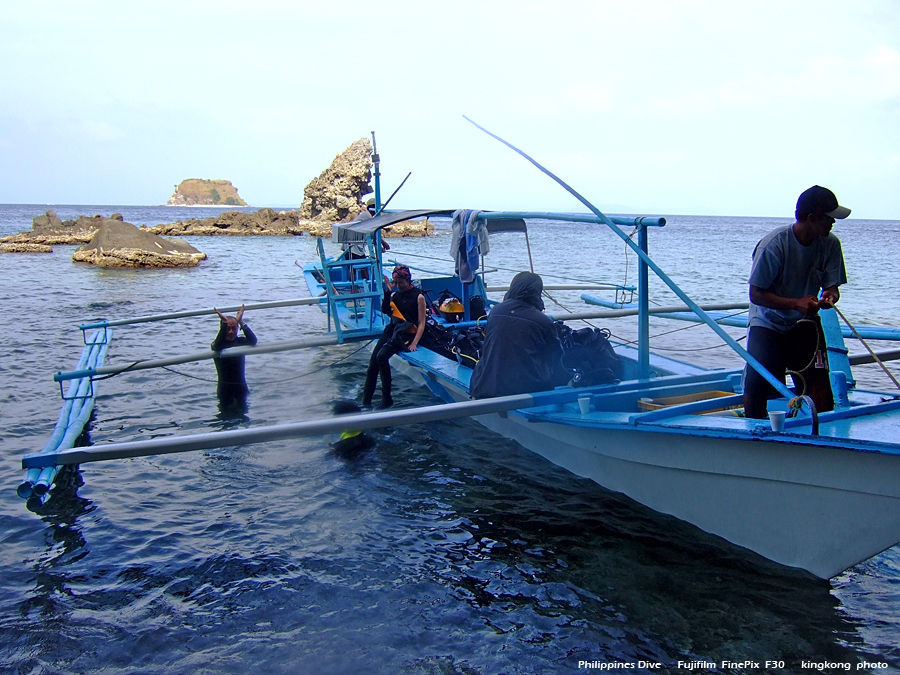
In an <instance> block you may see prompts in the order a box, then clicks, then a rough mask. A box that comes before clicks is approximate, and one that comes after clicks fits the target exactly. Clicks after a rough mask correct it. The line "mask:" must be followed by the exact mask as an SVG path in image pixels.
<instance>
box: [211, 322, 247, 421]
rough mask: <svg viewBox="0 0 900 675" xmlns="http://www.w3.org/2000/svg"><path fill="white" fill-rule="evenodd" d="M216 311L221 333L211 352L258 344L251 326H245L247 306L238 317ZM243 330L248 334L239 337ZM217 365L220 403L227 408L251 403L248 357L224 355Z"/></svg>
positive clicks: (218, 358) (218, 359)
mask: <svg viewBox="0 0 900 675" xmlns="http://www.w3.org/2000/svg"><path fill="white" fill-rule="evenodd" d="M213 309H214V310H215V312H216V314H218V315H219V333H218V334H217V335H216V339H215V340H213V341H212V344H210V346H209V348H210V349H211V350H213V351H214V352H221V351H222V350H223V349H226V348H229V347H245V346H250V347H253V346H255V345H256V335H254V334H253V331H252V330H250V326H248V325H247V324H246V323H244V306H243V305H241V309H240V310H239V311H238V313H237V316H225V315H224V314H222V312H220V311H219V310H218V309H216V308H215V307H213ZM239 331H243V333H244V334H243V335H238V332H239ZM213 362H214V363H215V364H216V375H217V377H218V385H217V387H216V395H217V396H218V397H219V403H220V404H221V405H222V406H223V407H228V406H232V405H235V404H239V405H240V404H243V403H244V402H245V401H246V400H247V394H249V393H250V389H249V388H248V387H247V381H246V379H244V357H243V356H225V355H222V356H216V357H214V358H213Z"/></svg>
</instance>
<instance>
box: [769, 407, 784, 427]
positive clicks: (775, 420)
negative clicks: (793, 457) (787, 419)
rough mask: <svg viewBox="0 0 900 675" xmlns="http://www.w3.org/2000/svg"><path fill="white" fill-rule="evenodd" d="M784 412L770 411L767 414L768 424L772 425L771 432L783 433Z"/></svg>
mask: <svg viewBox="0 0 900 675" xmlns="http://www.w3.org/2000/svg"><path fill="white" fill-rule="evenodd" d="M784 416H785V412H784V410H772V411H771V412H769V422H770V423H771V424H772V431H777V432H782V431H784Z"/></svg>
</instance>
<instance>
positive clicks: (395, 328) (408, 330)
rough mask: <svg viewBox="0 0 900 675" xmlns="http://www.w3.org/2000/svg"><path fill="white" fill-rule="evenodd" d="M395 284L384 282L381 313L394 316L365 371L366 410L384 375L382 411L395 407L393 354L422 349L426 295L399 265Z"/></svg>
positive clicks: (363, 401) (396, 268)
mask: <svg viewBox="0 0 900 675" xmlns="http://www.w3.org/2000/svg"><path fill="white" fill-rule="evenodd" d="M391 276H392V278H393V280H394V283H393V284H392V283H391V282H390V281H388V280H387V279H385V280H384V284H385V286H386V289H385V291H384V300H383V301H382V303H381V312H382V313H383V314H386V315H387V316H390V317H391V322H390V323H389V324H388V325H387V326H385V327H384V332H383V333H382V334H381V337H380V338H378V343H377V344H376V345H375V350H374V351H373V352H372V358H371V359H369V369H368V370H367V371H366V384H365V387H364V388H363V400H362V404H363V407H366V408H368V407H370V406H371V405H372V395H373V394H374V393H375V385H376V384H377V382H378V377H379V375H380V376H381V403H379V405H378V407H379V408H390V407H391V406H392V405H394V399H393V398H391V364H390V359H391V357H392V356H393V355H394V354H399V353H400V352H402V351H407V350H408V351H411V352H414V351H416V350H417V349H418V348H419V341H420V340H421V339H422V334H423V333H424V332H425V296H424V295H422V291H420V290H419V289H418V288H416V287H415V286H413V285H412V273H411V272H410V271H409V268H408V267H407V266H406V265H397V266H396V267H395V268H394V271H393V273H392V275H391Z"/></svg>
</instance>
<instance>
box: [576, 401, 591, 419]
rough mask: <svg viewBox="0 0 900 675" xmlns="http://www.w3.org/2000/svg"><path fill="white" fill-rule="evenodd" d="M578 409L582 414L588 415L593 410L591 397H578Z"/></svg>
mask: <svg viewBox="0 0 900 675" xmlns="http://www.w3.org/2000/svg"><path fill="white" fill-rule="evenodd" d="M578 409H579V410H581V414H582V415H587V414H588V413H589V412H590V411H591V399H590V398H589V397H585V398H580V399H578Z"/></svg>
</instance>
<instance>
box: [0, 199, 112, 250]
mask: <svg viewBox="0 0 900 675" xmlns="http://www.w3.org/2000/svg"><path fill="white" fill-rule="evenodd" d="M110 219H112V220H119V221H121V220H122V215H121V214H119V213H114V214H112V215H111V216H110ZM106 220H107V219H106V218H105V217H103V216H101V215H96V216H79V217H78V219H77V220H65V221H63V220H60V219H59V216H57V215H56V213H55V212H54V211H53V210H52V209H50V210H48V211H47V212H46V213H45V214H44V215H42V216H37V217H35V218H34V219H33V220H32V221H31V231H30V232H21V233H19V234H12V235H10V236H8V237H3V239H0V244H41V245H45V246H50V245H52V244H84V243H87V242H89V241H90V240H91V237H93V236H94V233H95V232H96V231H97V230H98V229H99V227H100V225H101V224H102V223H103V222H104V221H106ZM2 250H4V251H13V250H15V251H16V252H19V251H26V249H24V248H15V249H13V248H10V247H4V248H3V249H2ZM27 250H28V251H33V250H35V249H27ZM42 250H43V249H42Z"/></svg>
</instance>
